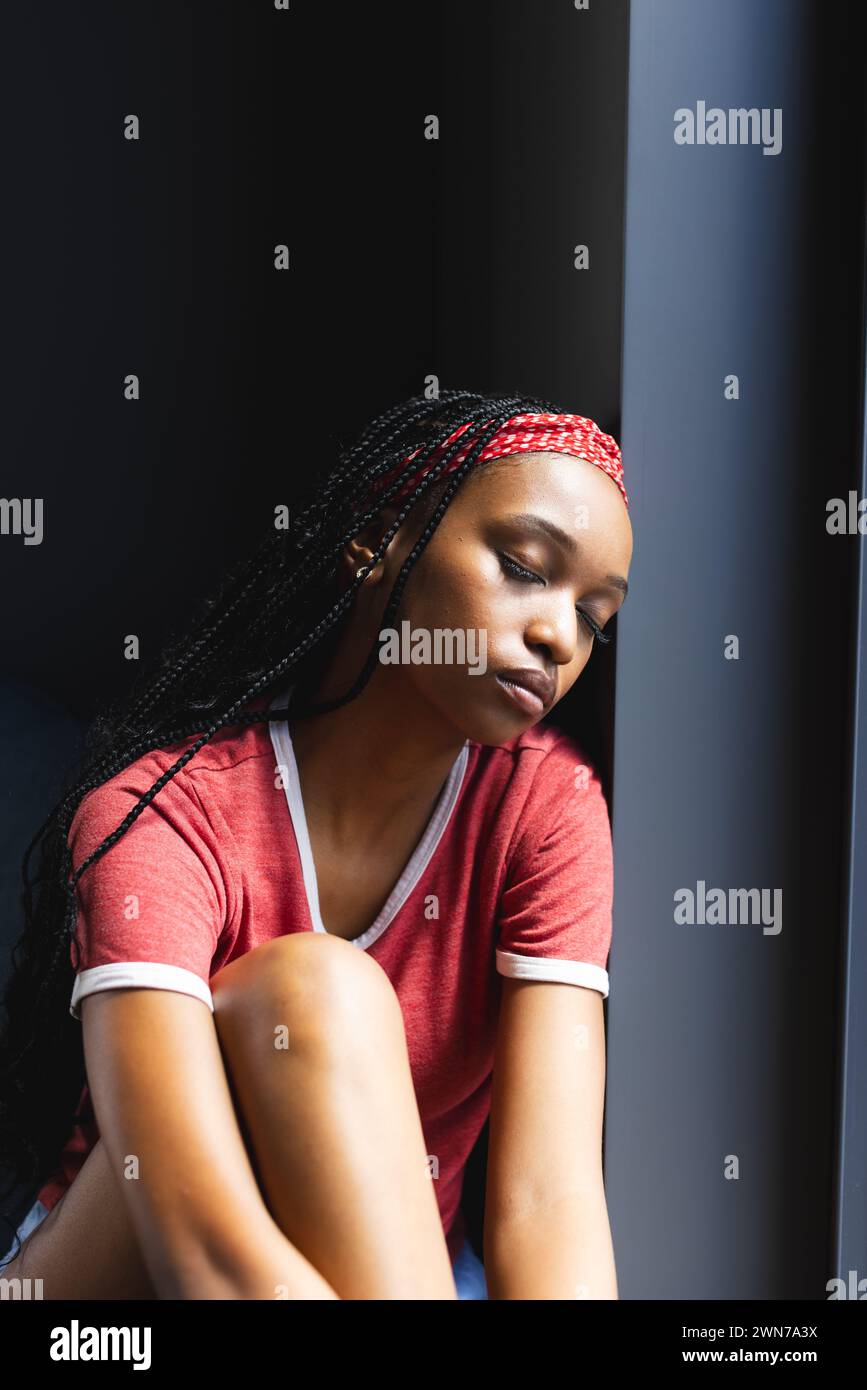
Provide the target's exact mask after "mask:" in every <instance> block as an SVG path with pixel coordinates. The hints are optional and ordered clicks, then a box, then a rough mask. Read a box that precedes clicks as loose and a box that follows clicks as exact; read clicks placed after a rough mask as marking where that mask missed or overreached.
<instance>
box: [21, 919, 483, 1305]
mask: <svg viewBox="0 0 867 1390" xmlns="http://www.w3.org/2000/svg"><path fill="white" fill-rule="evenodd" d="M281 942H286V943H290V942H291V943H295V942H303V943H308V942H312V943H314V945H313V947H310V946H308V945H299V946H298V947H297V949H296V947H295V946H294V945H293V946H288V945H287V947H286V948H285V949H280V943H281ZM332 947H333V948H334V949H332ZM320 948H321V949H320ZM342 948H345V949H342ZM314 949H315V955H314V954H313V953H312V952H313V950H314ZM260 953H261V954H260ZM349 953H352V954H349ZM356 965H357V966H358V968H357V969H356V968H355V966H356ZM241 966H244V967H245V968H244V970H243V971H242V970H241V969H240V967H241ZM260 967H261V968H260ZM377 972H378V973H377ZM380 977H381V978H380ZM211 983H212V986H213V990H214V1000H215V1015H214V1017H215V1023H216V1025H217V1032H218V1037H219V1040H220V1045H221V1050H222V1052H223V1056H224V1061H225V1062H226V1070H227V1073H229V1080H230V1085H231V1086H232V1087H233V1090H234V1101H235V1108H236V1114H237V1115H238V1120H239V1126H240V1128H241V1132H242V1134H243V1135H244V1139H245V1142H246V1143H247V1147H248V1150H249V1151H250V1155H251V1161H252V1162H253V1164H254V1169H256V1170H257V1176H258V1177H259V1183H260V1187H263V1200H265V1201H266V1202H267V1205H268V1207H269V1209H270V1210H271V1212H272V1214H273V1215H274V1217H275V1219H276V1220H277V1222H278V1224H279V1225H281V1226H282V1228H283V1229H284V1231H285V1232H286V1234H287V1236H288V1237H289V1239H292V1240H297V1241H298V1242H299V1248H301V1249H302V1250H303V1253H304V1254H305V1255H307V1257H308V1258H309V1259H311V1260H312V1261H313V1263H314V1264H317V1267H319V1268H321V1269H322V1272H323V1274H325V1277H326V1278H330V1279H332V1280H333V1282H334V1283H335V1287H337V1282H338V1278H339V1280H340V1282H341V1283H342V1282H343V1278H344V1274H346V1275H347V1277H348V1284H347V1287H352V1288H355V1287H356V1286H363V1291H362V1292H361V1293H358V1294H352V1293H345V1292H343V1290H342V1288H340V1289H338V1292H341V1294H342V1296H343V1297H362V1298H376V1297H402V1298H422V1297H435V1298H440V1297H445V1298H454V1297H455V1292H454V1284H453V1282H452V1275H451V1269H450V1266H449V1265H448V1257H447V1252H446V1246H445V1239H444V1236H443V1232H442V1226H441V1223H440V1220H439V1213H438V1210H437V1208H436V1199H435V1197H434V1195H433V1187H432V1182H431V1179H430V1178H429V1177H428V1176H427V1169H426V1166H425V1168H424V1170H421V1165H420V1164H419V1167H418V1168H417V1167H416V1163H415V1155H418V1154H420V1153H423V1149H424V1144H423V1139H422V1138H421V1135H420V1121H419V1119H418V1111H417V1107H416V1104H415V1093H414V1092H413V1091H412V1090H411V1080H410V1091H409V1093H408V1091H407V1081H408V1080H409V1079H410V1078H409V1074H408V1073H409V1066H408V1060H407V1057H406V1038H405V1035H404V1032H403V1022H402V1016H401V1015H400V1005H399V1004H398V1002H397V997H396V995H395V994H394V992H393V990H392V988H391V984H390V982H389V981H388V977H387V976H386V975H385V973H384V972H383V971H381V970H380V967H379V966H378V965H377V964H376V962H375V961H374V960H373V958H372V957H368V956H366V955H365V954H364V953H363V952H362V951H360V950H359V949H358V947H355V946H352V945H351V944H350V943H349V942H341V940H340V938H339V937H324V936H322V935H321V934H320V933H313V932H309V933H308V932H304V933H297V934H293V935H291V936H289V937H281V938H279V940H278V941H277V942H269V943H267V945H266V946H261V947H257V948H256V949H255V950H253V951H250V952H248V953H247V954H246V955H245V956H242V957H241V958H240V959H239V960H237V961H234V962H233V963H232V964H231V965H229V966H226V967H225V968H224V969H223V970H222V971H220V972H219V974H218V975H217V976H215V977H214V979H213V980H212V982H211ZM248 990H249V997H248V995H247V991H248ZM275 1001H279V1010H278V1011H279V1013H280V1018H279V1020H278V1021H277V1022H274V1018H273V1014H274V1010H275ZM263 1011H264V1012H263ZM395 1011H397V1012H395ZM266 1023H267V1024H268V1026H269V1027H270V1028H271V1032H270V1033H269V1034H268V1038H267V1047H266V1048H263V1045H262V1035H263V1031H264V1029H265V1024H266ZM398 1025H399V1026H398ZM284 1026H285V1028H286V1034H285V1041H286V1043H287V1048H286V1049H285V1050H283V1051H281V1050H279V1044H280V1043H281V1041H282V1037H281V1036H280V1035H278V1034H277V1033H275V1032H274V1029H275V1028H281V1027H284ZM272 1049H273V1055H272ZM260 1051H265V1052H266V1053H267V1055H266V1057H265V1061H264V1062H260V1061H259V1060H257V1059H258V1054H259V1052H260ZM305 1058H306V1059H308V1060H309V1065H308V1064H307V1063H306V1062H305ZM281 1060H282V1061H285V1062H288V1063H289V1065H287V1066H285V1067H280V1066H279V1062H280V1061H281ZM344 1063H346V1065H344ZM356 1085H357V1088H358V1089H357V1090H356V1089H355V1087H356ZM239 1086H240V1089H241V1091H242V1095H243V1098H239V1095H238V1087H239ZM295 1102H297V1119H296V1118H295V1108H296V1107H295ZM271 1105H273V1107H274V1108H273V1114H272V1113H271V1110H270V1108H269V1107H270V1106H271ZM248 1121H249V1124H252V1127H253V1131H254V1133H255V1134H256V1135H257V1136H258V1141H259V1142H258V1147H255V1148H254V1147H253V1146H252V1144H251V1135H250V1129H249V1125H248ZM417 1126H418V1128H417ZM284 1149H286V1150H287V1152H286V1154H285V1167H283V1166H281V1165H282V1164H283V1161H284V1157H283V1150H284ZM419 1171H423V1175H424V1182H423V1183H422V1184H421V1186H419V1183H418V1181H417V1179H418V1175H419ZM265 1173H267V1174H268V1179H267V1182H266V1183H265V1185H264V1186H263V1175H264V1174H265ZM392 1177H394V1178H395V1180H396V1181H395V1186H394V1188H393V1190H392V1188H391V1182H392ZM401 1193H403V1198H402V1197H401ZM265 1194H266V1195H265ZM308 1200H309V1201H310V1202H311V1204H312V1205H311V1207H310V1208H309V1209H305V1206H304V1204H305V1202H307V1201H308ZM431 1204H433V1205H431ZM293 1232H294V1233H295V1234H294V1236H293ZM302 1241H303V1242H304V1244H301V1242H302ZM320 1261H321V1263H320ZM326 1266H327V1268H326ZM444 1269H445V1271H446V1273H445V1274H444V1273H443V1270H444ZM329 1271H332V1272H331V1273H329ZM335 1271H336V1272H335ZM2 1277H3V1278H6V1279H15V1278H20V1279H25V1278H29V1277H32V1278H36V1277H38V1278H40V1279H42V1281H43V1289H44V1297H45V1298H46V1299H52V1300H53V1299H81V1300H96V1299H155V1298H156V1296H157V1295H156V1291H155V1290H154V1288H153V1285H152V1283H151V1280H150V1276H149V1274H148V1271H147V1267H146V1265H145V1262H144V1259H143V1257H142V1254H141V1251H140V1248H139V1245H138V1240H137V1237H136V1235H135V1231H134V1229H133V1226H132V1222H131V1221H130V1218H129V1214H128V1212H127V1209H126V1206H125V1203H124V1200H123V1191H122V1188H121V1185H120V1183H119V1182H118V1180H117V1177H116V1176H115V1174H114V1173H113V1172H112V1169H111V1165H110V1162H109V1158H108V1154H107V1152H106V1150H105V1146H104V1144H103V1142H102V1140H101V1139H100V1140H97V1143H96V1144H95V1146H94V1147H93V1149H92V1150H91V1151H90V1153H89V1154H88V1156H87V1158H86V1160H85V1162H84V1164H83V1165H82V1167H81V1171H80V1172H79V1173H78V1174H77V1176H76V1178H75V1181H74V1182H73V1184H72V1186H71V1187H70V1188H69V1190H68V1191H67V1192H66V1193H65V1194H64V1195H63V1197H61V1199H60V1201H59V1202H58V1203H57V1204H56V1205H55V1206H54V1207H53V1208H52V1210H51V1211H50V1212H49V1213H48V1215H47V1216H46V1217H45V1219H44V1221H42V1222H41V1224H40V1225H39V1226H38V1227H37V1228H36V1229H35V1230H34V1231H33V1232H32V1233H31V1234H30V1236H29V1237H28V1238H27V1239H26V1240H25V1241H24V1242H23V1244H22V1247H21V1249H20V1251H19V1253H18V1255H17V1257H16V1258H15V1259H14V1260H12V1261H11V1262H10V1263H9V1264H8V1265H7V1266H6V1267H5V1268H4V1269H3V1271H2ZM383 1285H386V1286H387V1287H388V1288H389V1289H394V1288H395V1287H396V1288H397V1292H396V1293H394V1292H392V1293H390V1294H389V1293H385V1294H383V1293H380V1292H377V1290H379V1289H380V1288H381V1287H383ZM443 1286H445V1291H443ZM431 1287H433V1292H431V1293H427V1292H419V1289H420V1288H421V1289H427V1288H431Z"/></svg>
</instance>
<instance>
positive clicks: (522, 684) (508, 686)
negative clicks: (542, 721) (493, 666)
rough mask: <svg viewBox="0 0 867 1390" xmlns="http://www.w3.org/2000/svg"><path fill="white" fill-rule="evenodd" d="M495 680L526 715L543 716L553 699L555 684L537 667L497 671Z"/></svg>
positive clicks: (550, 677) (552, 678)
mask: <svg viewBox="0 0 867 1390" xmlns="http://www.w3.org/2000/svg"><path fill="white" fill-rule="evenodd" d="M496 680H497V683H498V685H500V686H501V687H502V688H503V690H505V692H506V694H507V695H508V696H510V698H511V699H512V700H514V701H515V703H516V704H518V705H520V706H521V708H522V709H523V710H525V711H526V712H527V713H528V714H534V715H536V716H537V717H538V716H539V715H540V714H544V713H545V710H546V709H548V707H549V706H550V704H551V703H552V701H553V699H554V695H555V693H556V690H557V682H556V680H555V678H554V677H553V676H548V675H546V674H545V672H544V671H540V670H539V669H538V667H532V668H525V669H521V670H512V669H510V670H502V671H497V673H496Z"/></svg>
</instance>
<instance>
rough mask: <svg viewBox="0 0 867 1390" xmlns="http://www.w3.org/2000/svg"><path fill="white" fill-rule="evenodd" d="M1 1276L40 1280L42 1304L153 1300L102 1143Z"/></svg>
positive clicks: (148, 1278)
mask: <svg viewBox="0 0 867 1390" xmlns="http://www.w3.org/2000/svg"><path fill="white" fill-rule="evenodd" d="M0 1277H2V1278H4V1279H28V1278H29V1279H41V1280H42V1291H43V1292H42V1296H43V1297H44V1298H45V1299H47V1300H53V1299H67V1298H70V1299H115V1298H116V1299H134V1298H140V1299H155V1298H156V1297H157V1294H156V1290H155V1289H154V1287H153V1285H152V1283H151V1280H150V1276H149V1274H148V1271H147V1266H146V1265H145V1262H144V1259H143V1258H142V1254H141V1250H140V1247H139V1243H138V1238H137V1236H136V1234H135V1231H134V1229H133V1226H132V1222H131V1221H130V1219H129V1215H128V1213H127V1210H126V1206H125V1204H124V1200H123V1191H122V1189H121V1185H120V1183H119V1181H118V1179H117V1178H116V1177H115V1175H114V1173H113V1172H112V1170H111V1163H110V1160H109V1157H108V1154H107V1152H106V1149H105V1145H104V1144H103V1142H102V1140H101V1139H99V1140H97V1142H96V1144H95V1145H94V1146H93V1148H92V1149H91V1151H90V1153H89V1154H88V1155H87V1158H86V1159H85V1161H84V1163H83V1164H82V1166H81V1170H80V1172H78V1173H77V1174H76V1177H75V1181H74V1182H73V1184H72V1186H71V1187H70V1188H69V1189H68V1191H66V1192H64V1194H63V1196H62V1197H61V1199H60V1201H59V1202H57V1203H55V1205H54V1206H53V1207H52V1209H51V1211H50V1212H49V1213H48V1215H47V1216H46V1217H45V1219H44V1220H43V1221H41V1222H40V1224H39V1225H38V1226H37V1227H36V1229H35V1231H33V1232H32V1233H31V1234H30V1235H29V1236H28V1237H27V1239H26V1240H24V1241H23V1242H22V1245H21V1249H20V1250H19V1252H18V1255H17V1256H16V1258H15V1259H14V1260H12V1261H10V1263H9V1264H8V1265H6V1267H5V1268H4V1269H3V1271H2V1274H0Z"/></svg>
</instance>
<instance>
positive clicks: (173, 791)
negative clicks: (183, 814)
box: [71, 701, 273, 829]
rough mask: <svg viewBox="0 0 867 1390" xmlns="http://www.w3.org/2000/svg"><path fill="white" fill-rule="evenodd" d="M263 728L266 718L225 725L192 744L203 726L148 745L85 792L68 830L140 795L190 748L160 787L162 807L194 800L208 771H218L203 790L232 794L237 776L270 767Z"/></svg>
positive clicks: (236, 787) (236, 788) (268, 741)
mask: <svg viewBox="0 0 867 1390" xmlns="http://www.w3.org/2000/svg"><path fill="white" fill-rule="evenodd" d="M260 703H263V702H261V701H259V702H256V706H258V704H260ZM256 706H254V705H250V706H247V708H248V709H253V708H255V707H256ZM269 728H270V726H269V723H268V721H267V720H266V721H262V722H261V723H257V724H235V725H226V726H225V727H224V728H222V729H218V730H217V732H216V733H215V734H214V735H213V736H212V737H211V738H210V739H209V740H208V741H207V742H206V743H203V744H202V746H201V747H200V748H196V744H197V743H199V742H200V740H201V738H202V734H203V733H204V732H205V729H204V728H203V730H202V731H201V732H198V733H193V734H190V735H189V736H186V737H184V738H182V739H178V740H176V741H175V742H173V743H170V744H163V745H160V746H159V747H157V748H151V749H148V750H147V751H146V752H144V753H142V754H140V755H139V756H138V757H133V758H131V759H130V761H129V762H127V763H126V764H125V766H123V767H121V768H119V769H118V770H117V771H116V772H113V773H111V775H110V776H108V777H105V778H104V779H103V780H102V781H101V782H100V783H99V784H98V785H97V786H95V787H92V788H90V789H89V790H88V791H87V792H85V794H84V796H83V797H82V798H81V800H80V801H79V803H78V805H77V807H76V811H75V817H74V820H73V826H72V827H71V828H72V829H75V828H76V827H77V824H78V823H79V822H80V821H81V820H82V819H87V820H92V819H94V818H96V819H101V818H102V816H104V815H109V816H110V815H112V814H113V813H114V812H115V810H116V809H117V808H118V807H122V806H123V805H124V804H125V803H129V802H130V799H131V798H134V799H138V798H139V797H141V796H143V795H144V793H145V792H147V791H149V790H150V789H151V787H152V786H153V785H154V783H155V782H157V781H159V779H160V778H161V777H163V776H164V775H165V774H166V773H167V772H169V771H170V770H171V769H172V768H173V767H174V766H175V764H176V763H178V762H179V761H180V760H181V759H182V758H183V757H185V756H186V755H187V754H188V753H190V752H191V750H193V749H195V750H196V751H195V752H194V753H193V754H192V756H191V757H190V758H189V759H188V761H187V762H186V763H184V765H183V766H182V767H181V768H179V769H178V770H177V772H175V773H174V774H173V775H172V776H171V777H169V778H168V780H167V781H166V782H165V783H164V784H163V786H162V787H161V788H160V791H159V793H158V796H159V799H160V801H161V803H162V805H164V806H165V805H168V804H171V803H175V804H178V805H180V804H183V803H185V802H189V801H195V800H196V799H197V798H196V786H197V784H200V779H201V778H202V776H208V774H223V775H222V776H220V775H217V776H213V775H211V776H208V782H207V785H208V789H209V794H217V795H219V794H220V791H221V789H222V790H223V792H224V794H225V795H226V796H227V797H230V798H232V797H235V796H236V795H237V794H238V791H239V782H240V780H241V779H243V778H249V777H251V776H255V775H256V772H257V768H258V766H259V765H266V764H267V766H268V767H270V759H271V754H272V751H273V750H272V744H271V739H270V732H269Z"/></svg>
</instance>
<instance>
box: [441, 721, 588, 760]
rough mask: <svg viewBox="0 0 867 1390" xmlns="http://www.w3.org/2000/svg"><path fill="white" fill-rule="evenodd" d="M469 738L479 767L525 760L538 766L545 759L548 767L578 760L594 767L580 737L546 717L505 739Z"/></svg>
mask: <svg viewBox="0 0 867 1390" xmlns="http://www.w3.org/2000/svg"><path fill="white" fill-rule="evenodd" d="M467 741H468V743H469V745H470V748H471V749H472V750H473V751H474V753H475V756H476V763H477V766H478V768H479V770H482V769H483V768H486V767H489V766H492V765H495V764H497V763H503V764H508V763H511V764H515V765H517V764H520V763H524V764H527V765H528V767H529V766H530V765H534V766H535V767H536V768H538V767H540V766H541V765H542V764H543V763H544V764H545V765H546V769H548V770H550V769H552V768H554V767H565V766H568V767H573V766H574V765H575V763H576V762H578V763H580V764H581V765H582V766H585V767H588V768H590V770H591V771H595V768H594V767H593V764H592V762H590V760H589V759H588V757H587V755H586V750H585V749H584V747H583V745H582V743H581V741H580V740H579V739H578V738H576V737H575V736H574V735H573V734H570V733H567V732H566V730H565V729H561V728H560V727H559V725H557V724H548V723H546V721H545V720H540V721H539V723H538V724H534V725H533V727H532V728H531V729H525V730H524V732H523V733H522V734H517V735H516V736H515V737H514V738H511V739H507V740H506V741H505V742H503V743H496V744H484V743H478V742H477V741H476V740H475V739H468V740H467Z"/></svg>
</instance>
